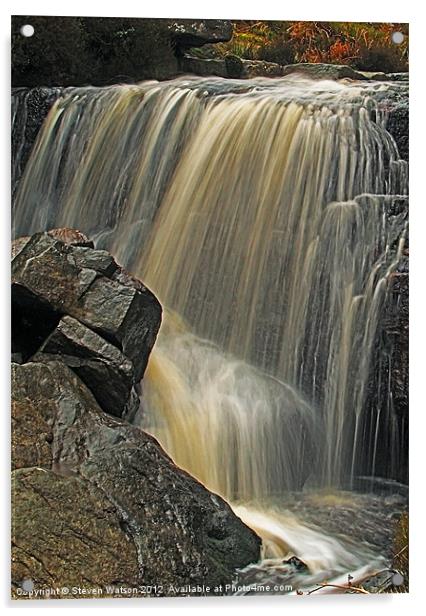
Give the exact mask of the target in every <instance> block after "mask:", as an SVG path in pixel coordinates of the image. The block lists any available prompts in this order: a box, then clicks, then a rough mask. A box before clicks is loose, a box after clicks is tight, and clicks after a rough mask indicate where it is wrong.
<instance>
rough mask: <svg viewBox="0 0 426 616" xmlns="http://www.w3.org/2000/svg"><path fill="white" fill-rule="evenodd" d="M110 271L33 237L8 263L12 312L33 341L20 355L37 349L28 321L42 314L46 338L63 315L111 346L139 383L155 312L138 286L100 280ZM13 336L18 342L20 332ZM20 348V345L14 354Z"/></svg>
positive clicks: (103, 257)
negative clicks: (10, 262) (89, 329)
mask: <svg viewBox="0 0 426 616" xmlns="http://www.w3.org/2000/svg"><path fill="white" fill-rule="evenodd" d="M94 268H97V269H94ZM114 268H115V269H114ZM116 269H118V266H117V267H115V263H114V262H113V260H112V258H109V257H108V255H107V254H106V253H105V252H104V251H95V250H91V249H88V248H86V249H84V248H81V247H74V246H72V245H69V244H64V243H63V242H62V241H59V240H56V239H54V238H52V237H50V236H49V235H48V234H47V233H37V234H35V235H33V236H32V238H31V240H30V241H29V242H27V243H26V244H25V246H24V247H23V248H22V250H21V251H20V252H19V254H18V255H17V256H16V257H15V258H14V259H13V261H12V301H13V305H14V311H15V312H16V313H19V314H20V322H21V323H23V324H24V325H25V319H27V320H28V321H29V323H28V324H27V326H26V330H27V331H28V332H31V331H32V332H33V334H32V336H33V338H34V337H35V339H33V340H31V339H30V340H29V341H28V342H29V344H28V343H27V347H29V348H27V349H25V350H26V351H27V352H29V353H30V354H33V353H34V352H35V351H36V350H37V349H38V348H39V346H40V340H39V338H40V335H39V334H38V332H37V322H34V318H33V317H34V315H37V314H38V313H39V312H43V313H44V319H43V324H44V325H43V328H44V331H43V332H42V334H41V337H42V338H46V337H47V334H49V333H51V332H52V331H53V330H54V329H55V328H56V326H57V324H58V322H59V320H60V318H61V316H62V315H64V314H68V315H70V316H72V317H74V318H75V319H77V320H79V321H80V322H82V323H83V324H85V325H86V326H87V327H89V328H91V329H93V330H94V331H95V332H97V333H98V334H100V335H101V336H103V337H105V338H106V340H108V341H110V342H111V343H112V344H114V345H116V346H117V347H118V348H119V349H120V350H121V351H122V352H123V354H124V355H126V357H127V358H128V359H130V360H131V361H132V363H133V367H134V371H135V380H140V379H141V378H142V376H143V373H144V371H145V367H146V364H147V361H148V356H149V353H150V351H151V349H152V346H153V344H154V342H155V339H156V336H157V332H158V329H159V326H160V321H161V306H160V304H159V302H158V301H157V299H156V298H155V296H154V295H153V294H152V293H151V292H150V291H149V290H148V289H147V288H146V287H145V286H144V285H142V284H141V285H140V286H139V288H136V286H135V284H134V283H129V282H128V283H126V282H124V281H123V279H121V282H117V280H113V279H110V278H107V277H106V275H105V274H111V272H112V271H113V270H114V271H115V270H116ZM14 331H15V332H16V336H17V337H18V338H19V331H20V328H19V327H18V326H16V327H15V328H14ZM21 338H22V337H21ZM37 344H38V346H37ZM24 345H25V340H20V341H19V344H18V345H17V348H15V349H14V350H15V351H18V352H19V351H21V350H22V348H21V347H22V346H24Z"/></svg>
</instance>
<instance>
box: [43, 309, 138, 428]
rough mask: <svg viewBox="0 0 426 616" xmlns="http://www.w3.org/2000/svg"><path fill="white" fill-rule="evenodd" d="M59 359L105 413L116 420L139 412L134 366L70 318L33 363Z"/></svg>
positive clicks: (52, 335)
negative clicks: (74, 374) (84, 385)
mask: <svg viewBox="0 0 426 616" xmlns="http://www.w3.org/2000/svg"><path fill="white" fill-rule="evenodd" d="M58 356H60V359H61V360H62V361H63V362H64V363H66V364H67V366H69V367H70V368H71V369H72V370H73V371H74V372H75V373H76V374H77V375H78V376H79V377H80V378H81V380H82V381H83V382H84V383H85V384H86V385H87V387H88V388H89V389H90V391H91V392H92V393H93V395H94V396H95V398H96V400H97V401H98V403H99V404H100V406H101V408H102V409H103V410H104V411H106V412H107V413H110V414H111V415H115V416H117V417H122V416H124V415H126V414H127V413H131V414H132V413H133V414H134V413H135V412H136V411H137V409H138V408H139V398H138V396H137V394H136V393H135V391H134V385H135V381H134V378H135V375H134V371H133V364H132V362H131V361H130V360H129V359H127V358H126V356H125V355H123V353H121V351H119V350H118V349H117V348H116V347H115V346H113V345H112V344H110V343H108V342H106V340H104V339H103V338H102V337H101V336H99V335H98V334H96V333H94V332H93V331H92V330H90V329H89V328H88V327H86V326H85V325H83V324H82V323H80V322H79V321H77V320H76V319H73V318H72V317H69V316H65V317H63V318H62V319H61V320H60V322H59V323H58V326H57V327H56V329H55V330H54V331H53V332H52V334H51V335H50V336H49V337H48V338H47V340H46V341H45V342H44V343H43V344H42V346H41V348H40V351H39V352H38V353H37V354H36V355H35V356H34V357H33V361H37V360H39V361H46V360H48V359H50V360H54V359H58Z"/></svg>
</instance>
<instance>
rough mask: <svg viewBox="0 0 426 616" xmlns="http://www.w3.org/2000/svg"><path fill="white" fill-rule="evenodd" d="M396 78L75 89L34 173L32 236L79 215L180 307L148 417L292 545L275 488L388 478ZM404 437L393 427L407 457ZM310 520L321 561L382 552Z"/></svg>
mask: <svg viewBox="0 0 426 616" xmlns="http://www.w3.org/2000/svg"><path fill="white" fill-rule="evenodd" d="M398 87H402V86H400V85H399V84H394V85H391V84H374V83H371V82H370V83H367V84H364V83H359V84H357V83H352V84H350V83H345V84H344V83H335V82H328V81H327V82H321V81H320V82H312V81H308V80H304V79H300V78H294V77H292V78H284V79H275V80H268V79H256V80H250V82H247V81H232V80H222V79H214V78H211V79H198V78H197V79H188V78H185V79H178V80H174V81H172V82H164V83H157V82H146V83H143V84H140V85H136V86H114V87H109V88H104V89H101V88H72V89H66V90H64V91H62V92H61V93H60V95H59V94H58V96H59V98H58V100H57V101H56V103H55V104H54V105H53V107H52V109H51V111H50V113H49V115H48V116H47V118H46V120H45V122H44V126H43V130H42V131H41V133H40V135H39V138H38V140H37V142H36V144H35V146H34V148H33V151H32V155H31V158H30V160H29V162H28V164H27V166H26V169H25V173H24V175H23V178H22V180H21V181H20V183H19V187H18V191H17V196H16V205H15V215H14V225H15V232H16V234H17V235H22V234H28V233H30V232H35V231H38V230H44V229H47V228H52V227H58V226H71V227H77V228H79V229H81V230H82V231H84V232H85V233H87V234H88V235H90V236H91V237H95V238H96V242H97V246H99V247H106V248H108V249H110V250H111V251H112V252H113V253H114V254H115V255H116V256H117V259H118V260H119V261H120V262H121V263H122V264H124V265H125V266H126V267H128V268H129V269H130V270H131V271H132V272H133V273H135V274H136V275H138V276H139V277H140V278H141V279H142V280H144V282H146V283H147V285H148V286H150V287H151V288H152V290H153V291H154V292H155V293H156V294H157V296H158V297H159V299H160V300H161V302H162V303H163V305H164V306H165V307H166V308H167V311H166V317H165V320H164V323H163V326H162V330H161V334H160V336H159V339H158V341H157V344H156V347H155V349H154V351H153V353H152V355H151V358H150V362H149V367H148V371H147V374H146V375H145V378H144V382H143V401H142V406H143V411H144V413H143V419H142V421H143V426H144V427H145V429H147V430H149V431H151V432H152V433H153V434H154V435H156V436H157V438H158V439H159V440H160V442H161V443H162V444H163V446H164V447H165V449H166V450H167V451H168V452H169V453H170V454H171V455H172V457H173V458H174V459H175V461H176V462H177V463H178V464H179V465H181V466H182V467H184V468H186V469H187V470H188V471H190V472H191V473H192V474H193V475H195V476H196V477H198V478H199V479H200V480H201V481H203V482H204V483H205V484H206V485H207V486H208V487H209V488H210V489H212V490H214V491H217V492H219V493H220V494H221V495H223V496H224V497H225V498H227V499H228V500H229V501H230V502H232V503H234V505H235V506H236V507H237V504H238V503H240V508H239V509H237V511H238V512H239V514H240V515H241V517H243V519H245V520H247V522H248V523H249V524H250V523H251V524H252V525H253V526H255V527H257V528H258V529H259V532H261V534H262V535H263V536H264V537H265V544H266V543H268V541H269V540H270V537H269V539H268V540H267V539H266V538H267V537H268V536H269V535H271V534H272V535H274V536H275V538H277V537H278V540H276V541H275V543H274V541H272V544H274V545H275V548H276V547H277V545H278V546H279V545H280V540H279V537H281V539H282V537H283V533H284V535H285V536H286V538H285V539H282V540H281V543H283V544H284V545H285V546H287V548H286V547H283V545H282V546H281V547H279V548H278V552H277V550H276V549H275V551H274V549H272V548H271V551H270V554H272V555H274V556H277V554H283V553H285V552H286V549H288V548H289V546H290V547H291V546H292V543H291V541H289V540H288V535H289V532H287V534H286V533H285V532H284V531H283V529H284V528H287V529H288V528H289V526H292V525H293V526H292V527H293V533H294V532H296V531H295V530H294V529H295V528H296V526H297V525H296V526H295V523H293V522H292V523H290V522H289V518H288V516H287V517H286V518H285V519H281V522H280V521H277V519H276V516H277V515H280V514H276V513H275V514H274V516H275V518H274V516H272V517H271V515H269V517H267V519H268V520H272V519H273V520H274V521H273V522H271V524H272V526H271V527H270V528H269V531H268V529H267V528H266V526H267V524H266V526H265V509H267V508H268V507H269V508H270V507H271V506H272V505H271V503H272V501H273V500H274V499H277V498H282V497H283V494H285V493H287V492H289V491H291V490H295V489H299V488H301V487H302V485H303V483H304V482H305V480H306V479H307V477H309V481H310V482H311V483H312V484H313V485H317V486H333V487H339V486H340V485H342V484H345V485H348V484H349V485H350V483H351V481H352V479H353V477H354V476H355V475H356V474H357V473H358V472H359V469H360V468H362V469H363V470H365V465H366V461H367V465H368V468H367V471H368V473H369V474H371V475H374V472H375V458H376V447H377V442H378V441H379V440H380V438H381V434H380V433H379V432H378V431H379V430H380V429H383V428H380V427H379V425H380V426H382V425H383V422H382V423H380V424H379V421H378V418H377V420H375V417H374V416H371V410H370V411H369V410H368V406H367V405H366V394H367V386H368V380H369V377H370V373H371V362H372V357H373V351H374V346H375V343H376V335H377V330H378V324H379V319H380V315H381V309H382V306H383V303H384V300H385V297H386V290H387V284H388V279H389V277H390V276H391V275H392V273H393V272H394V271H395V269H396V267H397V266H398V262H399V258H400V256H401V252H402V249H403V246H404V233H405V231H404V220H403V214H400V215H398V214H397V215H395V216H393V217H391V216H389V215H388V212H389V211H390V209H391V208H392V207H393V208H394V209H395V207H394V206H395V203H397V202H401V201H404V200H405V199H406V197H405V195H406V192H407V178H406V163H405V162H404V161H401V160H399V156H398V151H397V148H396V145H395V143H394V141H393V139H392V137H391V136H390V134H389V133H388V132H387V131H386V130H385V120H386V118H385V116H384V115H383V116H382V115H381V113H380V106H378V105H377V102H376V100H377V92H379V95H380V94H383V93H388V94H389V93H392V89H398ZM21 96H22V95H21ZM389 412H391V411H389ZM374 426H375V428H374ZM374 429H375V430H376V432H375V433H374V435H373V436H372V437H371V438H369V439H366V438H365V434H366V431H369V432H371V430H373V431H374ZM365 443H368V445H366V444H365ZM371 443H372V444H371ZM399 447H400V443H399V441H398V439H397V437H396V436H395V439H394V440H393V441H392V442H391V448H390V451H389V456H390V461H391V462H392V459H393V458H394V457H397V456H398V455H399V454H400V452H399V450H398V448H399ZM241 503H243V504H244V506H241ZM247 507H249V509H247ZM271 528H273V529H274V530H271ZM280 528H281V530H280ZM297 532H298V533H299V536H302V535H303V533H304V535H303V536H304V537H305V538H307V537H308V539H307V541H308V543H309V542H312V541H314V539H313V538H312V537H313V535H315V536H316V546H317V554H319V555H320V557H319V558H320V561H321V555H323V557H324V558H323V560H322V561H321V562H320V564H319V565H318V566H317V568H319V569H321V566H322V567H323V569H326V570H327V571H330V570H333V566H335V570H338V569H339V567H338V566H337V565H339V566H340V567H343V568H344V567H350V566H353V567H358V566H361V564H363V562H364V561H365V554H364V553H363V555H360V553H357V554H355V552H356V549H355V548H354V547H353V546H352V547H353V556H352V557H349V556H347V557H345V558H342V557H341V555H340V556H339V557H337V556H336V554H337V553H340V552H339V550H340V551H341V550H343V552H345V550H344V549H343V548H341V546H340V548H339V549H337V548H336V545H340V544H338V542H337V540H335V539H332V538H330V537H326V536H325V535H324V533H323V534H322V535H321V533H320V532H319V531H318V530H313V529H312V527H311V528H310V530H309V532H308V531H307V530H306V527H303V526H300V525H299V527H298V531H297ZM309 533H311V534H312V533H313V535H312V537H311V536H310V535H309ZM290 535H292V533H290ZM309 537H311V538H310V539H309ZM333 542H335V543H336V545H334V543H333ZM293 543H294V542H293ZM333 545H334V552H333V547H332V546H333ZM308 552H309V550H308ZM330 553H333V554H334V555H335V558H334V561H333V559H332V558H331V559H330V558H328V560H327V558H326V556H325V555H326V554H328V555H329V554H330ZM345 553H346V552H345ZM305 558H306V560H307V561H309V562H310V563H311V565H312V567H313V569H315V566H316V565H315V566H314V560H315V559H314V558H313V557H311V556H310V555H309V553H308V554H307V555H306V554H305ZM363 559H364V560H363ZM332 561H333V562H332ZM321 563H322V564H321Z"/></svg>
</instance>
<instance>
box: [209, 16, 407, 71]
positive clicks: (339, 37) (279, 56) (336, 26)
mask: <svg viewBox="0 0 426 616" xmlns="http://www.w3.org/2000/svg"><path fill="white" fill-rule="evenodd" d="M394 32H402V33H403V34H404V40H403V42H402V43H401V44H399V45H398V44H395V43H394V42H393V40H392V33H394ZM216 47H218V48H219V53H220V54H221V55H222V54H223V55H225V54H227V53H232V54H235V55H237V56H240V57H242V58H248V59H253V60H267V61H270V62H277V63H279V64H292V63H295V62H326V63H333V64H347V65H350V66H352V67H354V68H357V69H360V70H366V71H386V72H401V71H407V70H408V24H396V23H360V22H318V21H285V22H284V21H239V22H235V24H234V36H233V38H232V40H231V41H230V42H229V43H223V44H220V45H218V46H216Z"/></svg>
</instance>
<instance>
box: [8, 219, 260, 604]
mask: <svg viewBox="0 0 426 616" xmlns="http://www.w3.org/2000/svg"><path fill="white" fill-rule="evenodd" d="M13 255H14V258H13V261H12V301H13V306H12V313H13V318H14V326H13V332H12V334H13V335H12V338H13V344H14V349H13V351H14V355H13V360H15V362H14V363H13V364H12V467H13V473H12V514H13V530H12V594H13V596H14V597H15V598H16V597H29V596H31V597H34V596H36V597H38V598H43V597H46V596H54V597H55V598H58V597H59V598H63V597H73V598H75V597H85V596H87V594H85V593H79V592H77V594H75V593H73V590H72V589H73V588H80V589H94V588H95V589H97V591H96V596H110V595H114V594H117V593H118V594H119V595H120V596H123V594H122V592H123V591H122V589H123V588H125V589H127V591H128V592H127V591H126V592H125V594H124V596H146V595H155V596H162V595H180V594H183V595H188V594H194V593H195V594H197V593H198V594H223V589H222V590H220V589H218V588H216V589H215V587H218V586H219V585H220V584H226V583H229V582H230V581H231V580H232V579H233V577H234V575H235V570H236V569H237V568H239V567H243V566H245V565H247V564H248V563H250V562H252V561H255V560H257V559H258V558H259V549H260V540H259V538H258V537H257V536H256V535H255V533H254V532H253V531H251V530H250V529H248V528H247V527H246V526H245V525H244V524H243V523H242V522H241V520H240V519H239V518H237V517H236V516H235V515H234V514H233V512H232V510H231V509H230V507H229V506H228V505H227V504H226V503H225V502H224V501H223V500H222V499H221V498H220V497H219V496H217V495H215V494H212V493H210V492H209V491H208V490H207V489H206V488H204V486H202V485H201V484H200V483H199V482H197V481H196V480H195V479H194V478H193V477H191V476H190V475H189V474H187V473H186V472H184V471H182V470H181V469H179V468H178V467H176V466H175V465H174V463H173V461H172V460H171V459H170V458H169V456H167V454H166V453H165V452H164V451H163V450H162V448H161V447H160V445H159V444H158V442H157V441H156V440H155V439H154V438H153V437H151V436H150V435H148V434H146V433H144V432H143V431H142V430H140V429H139V428H136V427H134V426H132V425H131V424H130V423H128V421H126V419H123V418H122V417H123V416H124V415H125V416H126V417H128V416H131V415H132V413H134V412H135V410H136V409H137V407H138V405H139V398H138V395H137V389H136V388H137V387H138V382H139V380H140V378H141V377H142V376H143V372H144V368H145V365H146V361H147V359H148V355H149V352H150V350H151V348H152V345H153V343H154V341H155V337H156V334H157V331H158V327H159V324H160V320H161V306H160V304H159V303H158V301H157V300H156V298H155V296H154V295H153V294H152V293H151V292H150V291H149V290H148V289H147V288H146V287H145V286H144V285H143V284H142V283H141V282H140V281H138V280H136V279H134V278H133V277H132V276H131V275H130V274H129V273H127V272H126V271H124V270H122V269H121V268H120V266H118V265H117V264H116V262H115V261H114V259H113V258H112V257H111V256H110V255H108V253H105V251H99V250H95V249H94V248H93V244H92V243H91V242H90V240H88V238H86V237H85V236H84V235H83V234H81V233H79V232H77V231H75V230H54V231H51V232H49V233H38V234H35V235H34V236H32V237H30V238H20V239H18V240H16V241H15V242H14V245H13ZM99 289H100V290H101V291H99ZM91 294H93V295H92V298H91V299H90V301H89V298H90V295H91ZM28 583H30V585H32V586H33V587H34V589H32V590H31V592H30V590H29V588H28ZM197 585H198V586H200V585H201V587H202V588H201V590H200V589H199V590H195V591H194V590H193V587H194V586H197ZM203 585H204V586H203ZM117 587H121V590H118V591H116V590H115V589H116V588H117ZM207 587H208V589H207ZM55 588H60V589H63V588H65V589H67V590H66V591H64V592H62V591H61V593H60V594H59V595H58V594H55V593H54V592H52V589H55ZM68 589H69V590H68ZM33 590H34V591H37V592H38V594H36V595H35V594H34V592H33Z"/></svg>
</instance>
